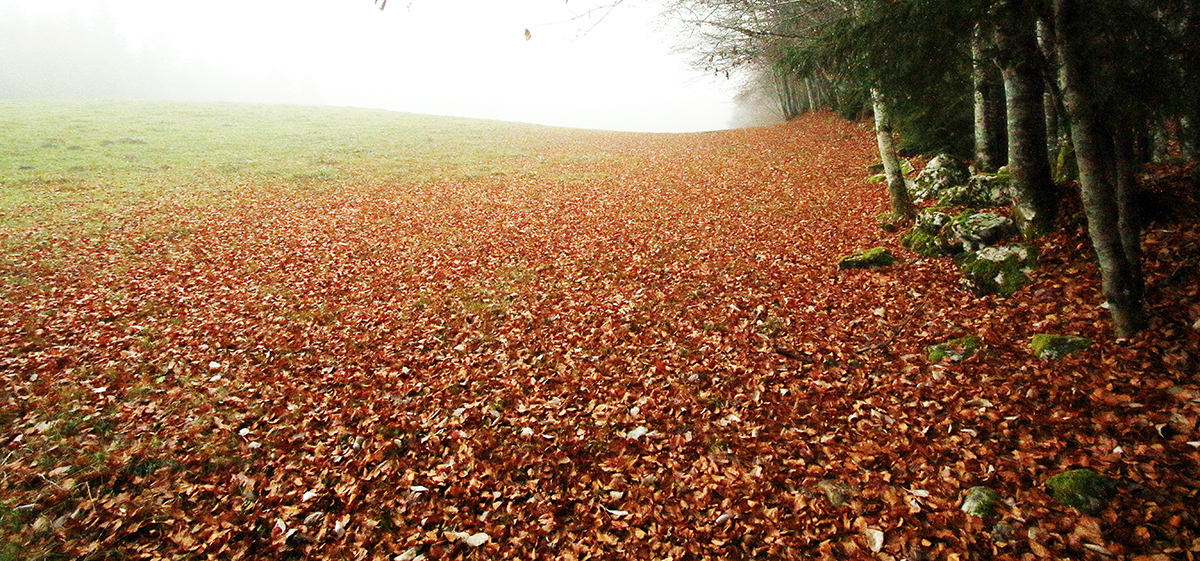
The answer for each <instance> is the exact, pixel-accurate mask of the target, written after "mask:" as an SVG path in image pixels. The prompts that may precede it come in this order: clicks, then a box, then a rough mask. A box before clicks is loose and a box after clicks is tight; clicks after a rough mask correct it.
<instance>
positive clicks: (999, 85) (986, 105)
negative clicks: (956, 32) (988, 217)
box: [971, 25, 1008, 172]
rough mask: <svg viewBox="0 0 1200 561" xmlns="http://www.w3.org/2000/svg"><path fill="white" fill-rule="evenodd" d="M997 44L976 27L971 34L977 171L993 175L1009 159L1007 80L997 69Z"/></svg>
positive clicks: (979, 27)
mask: <svg viewBox="0 0 1200 561" xmlns="http://www.w3.org/2000/svg"><path fill="white" fill-rule="evenodd" d="M994 49H995V43H994V42H993V41H992V40H991V39H990V38H988V37H985V34H984V31H983V27H982V26H980V25H976V26H975V29H974V31H973V32H972V34H971V78H972V82H973V85H974V87H975V104H974V106H975V115H974V117H975V168H976V169H977V170H979V171H985V172H994V171H996V170H997V169H998V168H1000V166H1002V165H1004V164H1005V163H1007V160H1008V131H1007V129H1006V128H1005V127H1006V126H1007V120H1008V112H1007V111H1006V110H1005V105H1004V104H1005V100H1004V78H1003V76H1001V75H1000V67H998V66H996V62H995V58H996V54H995V52H994Z"/></svg>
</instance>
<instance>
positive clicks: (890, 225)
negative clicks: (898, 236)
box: [875, 212, 901, 233]
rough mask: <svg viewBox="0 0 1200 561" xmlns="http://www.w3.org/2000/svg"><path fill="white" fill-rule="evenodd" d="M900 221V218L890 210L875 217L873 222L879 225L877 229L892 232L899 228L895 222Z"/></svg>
mask: <svg viewBox="0 0 1200 561" xmlns="http://www.w3.org/2000/svg"><path fill="white" fill-rule="evenodd" d="M900 221H901V220H900V218H898V217H897V216H896V215H895V214H892V213H890V212H885V213H883V214H879V215H877V216H876V217H875V224H877V225H878V226H879V229H880V230H883V231H884V232H888V233H894V232H896V231H897V230H899V229H900V228H899V227H898V226H897V225H896V224H897V223H898V222H900Z"/></svg>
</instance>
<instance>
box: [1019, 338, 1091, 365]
mask: <svg viewBox="0 0 1200 561" xmlns="http://www.w3.org/2000/svg"><path fill="white" fill-rule="evenodd" d="M1091 346H1092V342H1091V341H1089V340H1087V339H1084V338H1083V337H1075V336H1072V335H1053V334H1050V333H1041V334H1038V335H1034V336H1033V339H1031V340H1030V341H1029V349H1030V350H1031V351H1033V354H1035V355H1037V357H1038V358H1041V359H1043V360H1058V359H1060V358H1062V357H1064V356H1067V355H1069V354H1071V353H1073V352H1075V351H1081V350H1083V349H1086V348H1088V347H1091Z"/></svg>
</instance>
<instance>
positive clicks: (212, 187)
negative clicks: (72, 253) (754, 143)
mask: <svg viewBox="0 0 1200 561" xmlns="http://www.w3.org/2000/svg"><path fill="white" fill-rule="evenodd" d="M537 128H539V127H534V126H532V125H520V124H513V123H503V122H497V121H484V120H477V119H459V118H447V117H431V116H423V115H412V114H406V113H395V112H389V111H380V110H368V109H355V108H337V107H297V106H272V105H252V104H230V103H175V102H62V101H0V227H4V226H9V227H20V226H28V225H31V224H47V223H55V222H58V221H62V220H65V219H72V220H75V221H79V220H87V219H88V218H89V217H95V216H96V215H97V214H98V213H109V212H113V211H117V210H121V209H124V208H128V206H129V205H130V204H132V203H138V202H144V201H147V200H151V199H153V198H155V197H162V196H170V197H171V199H172V201H173V202H174V203H175V204H213V203H214V202H219V201H222V200H226V199H227V198H226V197H222V196H221V195H222V194H224V193H230V192H237V191H241V192H246V191H250V192H253V191H255V190H259V189H262V188H264V187H273V188H289V189H328V188H335V187H336V186H337V185H338V184H340V183H343V182H355V181H360V180H362V181H366V180H370V181H375V182H378V181H397V182H416V183H433V182H439V181H459V180H470V179H475V178H480V177H487V176H496V175H509V174H517V173H520V172H519V166H518V165H517V164H516V161H517V160H518V159H519V158H520V157H522V156H525V155H527V154H528V152H527V150H528V149H529V148H530V147H529V146H528V143H529V139H531V138H537V137H539V135H529V134H523V133H527V132H529V131H530V130H532V129H537Z"/></svg>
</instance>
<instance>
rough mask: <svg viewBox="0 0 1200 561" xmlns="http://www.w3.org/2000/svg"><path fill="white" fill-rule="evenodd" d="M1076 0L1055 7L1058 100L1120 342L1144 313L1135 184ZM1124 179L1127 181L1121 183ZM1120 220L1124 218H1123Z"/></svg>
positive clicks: (1138, 326) (1134, 329) (1082, 10)
mask: <svg viewBox="0 0 1200 561" xmlns="http://www.w3.org/2000/svg"><path fill="white" fill-rule="evenodd" d="M1082 4H1083V2H1082V1H1081V0H1055V1H1054V11H1055V19H1056V29H1057V34H1058V47H1059V57H1060V60H1061V64H1062V83H1063V97H1064V100H1065V101H1066V106H1067V112H1068V114H1069V116H1070V119H1071V138H1072V140H1073V141H1074V143H1075V153H1076V157H1077V158H1078V161H1079V182H1080V190H1081V194H1082V197H1083V208H1084V212H1085V213H1086V214H1087V219H1088V234H1089V235H1090V236H1091V239H1092V246H1093V247H1094V248H1095V250H1096V256H1097V258H1098V260H1099V264H1100V276H1101V284H1102V289H1103V292H1104V297H1105V299H1106V300H1107V301H1108V307H1109V312H1111V313H1112V317H1113V322H1114V323H1115V326H1116V333H1117V336H1118V337H1128V336H1130V335H1133V334H1134V333H1137V332H1138V331H1140V330H1141V329H1143V328H1144V327H1145V325H1146V314H1145V308H1144V304H1143V302H1142V297H1143V294H1142V293H1143V279H1142V274H1141V266H1140V261H1139V259H1140V237H1141V232H1140V228H1137V227H1135V226H1134V224H1133V222H1132V221H1133V220H1134V217H1133V216H1131V215H1130V214H1131V211H1132V208H1133V207H1132V205H1133V203H1134V200H1133V196H1134V193H1133V191H1132V188H1131V187H1132V183H1131V181H1132V180H1133V177H1132V176H1131V174H1129V170H1130V168H1128V167H1126V166H1125V165H1123V164H1122V163H1121V160H1122V156H1125V158H1126V160H1127V158H1128V157H1129V156H1130V155H1131V154H1130V153H1131V150H1129V147H1128V146H1124V147H1121V146H1119V145H1118V142H1122V141H1121V140H1118V139H1119V138H1120V137H1119V136H1118V135H1120V134H1122V133H1124V136H1125V138H1128V133H1129V131H1128V130H1121V129H1122V128H1124V127H1118V126H1116V125H1115V124H1114V122H1113V119H1112V118H1111V117H1110V116H1111V115H1115V114H1116V113H1117V111H1114V109H1115V108H1112V107H1105V106H1104V105H1103V104H1102V103H1100V99H1099V95H1098V92H1097V90H1096V88H1097V80H1100V79H1103V76H1101V75H1098V73H1097V72H1096V69H1095V68H1093V67H1091V66H1090V65H1089V58H1088V54H1087V52H1088V49H1087V44H1086V38H1087V37H1088V35H1087V34H1089V33H1092V32H1093V30H1092V27H1091V26H1093V25H1096V22H1088V21H1087V14H1086V10H1087V9H1088V8H1087V7H1086V6H1084V5H1082ZM1123 176H1124V177H1123ZM1123 214H1125V216H1123Z"/></svg>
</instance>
